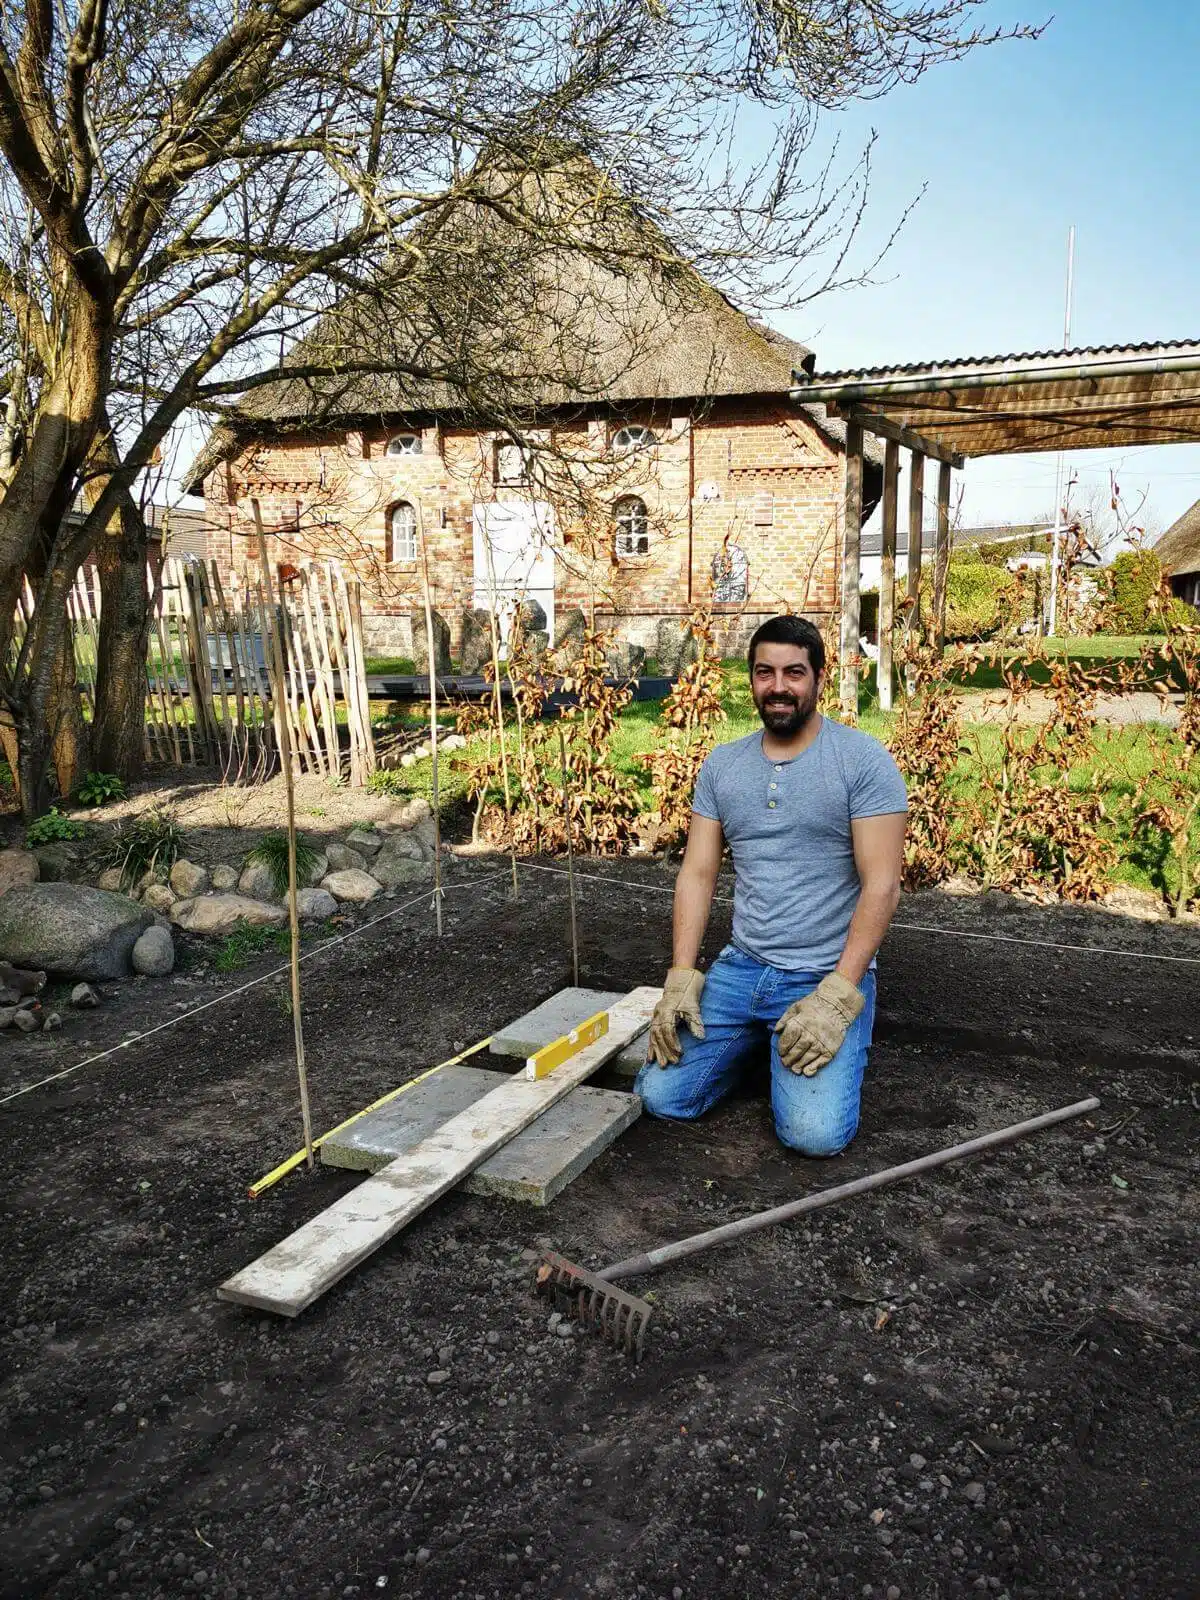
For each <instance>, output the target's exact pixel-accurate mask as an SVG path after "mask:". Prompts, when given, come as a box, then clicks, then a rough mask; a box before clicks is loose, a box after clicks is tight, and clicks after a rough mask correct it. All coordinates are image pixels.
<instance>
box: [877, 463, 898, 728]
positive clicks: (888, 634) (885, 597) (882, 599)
mask: <svg viewBox="0 0 1200 1600" xmlns="http://www.w3.org/2000/svg"><path fill="white" fill-rule="evenodd" d="M899 487H900V446H899V445H898V444H897V443H896V441H895V440H894V439H889V440H888V442H887V445H886V447H885V449H884V455H883V543H882V554H881V561H880V570H879V665H878V667H877V668H876V672H875V676H876V686H877V688H878V691H879V709H880V710H881V711H890V710H891V709H892V635H893V633H894V631H895V626H896V499H897V494H898V491H899Z"/></svg>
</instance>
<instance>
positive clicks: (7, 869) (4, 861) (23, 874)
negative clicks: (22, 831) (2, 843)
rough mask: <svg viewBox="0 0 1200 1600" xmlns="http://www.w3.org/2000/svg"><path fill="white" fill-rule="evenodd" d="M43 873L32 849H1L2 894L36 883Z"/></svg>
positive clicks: (0, 889) (0, 875) (0, 887)
mask: <svg viewBox="0 0 1200 1600" xmlns="http://www.w3.org/2000/svg"><path fill="white" fill-rule="evenodd" d="M41 875H42V869H41V868H40V867H39V866H38V858H37V857H36V856H35V855H34V853H33V851H32V850H0V894H7V893H8V891H9V890H10V889H20V888H22V887H23V886H24V885H26V884H29V883H36V882H37V881H38V879H39V878H40V877H41Z"/></svg>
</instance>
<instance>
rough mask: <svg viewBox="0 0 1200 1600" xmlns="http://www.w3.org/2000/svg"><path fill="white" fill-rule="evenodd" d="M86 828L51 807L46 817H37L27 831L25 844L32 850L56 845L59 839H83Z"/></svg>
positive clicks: (55, 807) (54, 807)
mask: <svg viewBox="0 0 1200 1600" xmlns="http://www.w3.org/2000/svg"><path fill="white" fill-rule="evenodd" d="M83 834H84V827H83V824H82V823H81V822H72V821H71V819H70V817H64V816H63V814H62V813H61V812H60V811H59V809H58V807H57V806H51V807H50V809H49V811H47V812H46V814H45V816H43V817H37V818H35V820H34V821H33V822H31V823H30V824H29V826H28V828H26V830H25V843H26V845H27V846H28V847H29V849H30V850H36V849H37V847H38V845H40V844H54V843H55V842H56V841H57V840H59V839H82V838H83Z"/></svg>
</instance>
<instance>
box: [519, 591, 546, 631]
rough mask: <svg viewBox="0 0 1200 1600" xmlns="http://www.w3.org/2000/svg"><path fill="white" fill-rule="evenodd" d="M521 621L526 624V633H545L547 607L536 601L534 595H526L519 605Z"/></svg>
mask: <svg viewBox="0 0 1200 1600" xmlns="http://www.w3.org/2000/svg"><path fill="white" fill-rule="evenodd" d="M518 609H519V611H520V616H521V621H522V622H523V623H524V624H525V632H526V633H545V631H546V612H545V608H544V607H543V606H542V605H540V604H539V602H538V601H536V600H535V599H534V598H533V596H532V595H526V597H525V598H524V600H522V601H521V604H520V606H519V608H518Z"/></svg>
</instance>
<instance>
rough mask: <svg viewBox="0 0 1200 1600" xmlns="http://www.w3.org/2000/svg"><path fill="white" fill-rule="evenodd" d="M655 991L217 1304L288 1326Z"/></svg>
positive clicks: (595, 1059)
mask: <svg viewBox="0 0 1200 1600" xmlns="http://www.w3.org/2000/svg"><path fill="white" fill-rule="evenodd" d="M661 993H662V991H661V990H660V989H650V988H644V989H634V990H632V991H631V992H630V993H629V994H627V995H624V996H622V998H621V999H620V1000H618V1001H617V1002H616V1003H615V1004H614V1005H613V1006H611V1007H610V1008H609V1013H608V1032H607V1034H605V1036H604V1037H603V1038H602V1039H599V1040H597V1041H596V1043H595V1044H591V1045H588V1046H587V1048H586V1049H584V1050H581V1051H580V1052H579V1054H578V1055H576V1056H573V1057H572V1058H571V1059H570V1060H569V1061H566V1062H564V1063H563V1065H562V1066H560V1067H559V1068H558V1069H557V1071H555V1072H552V1073H551V1074H550V1075H549V1077H546V1078H540V1079H538V1080H537V1082H530V1080H529V1079H527V1078H524V1077H514V1078H510V1079H509V1081H508V1082H507V1083H505V1084H502V1085H501V1087H500V1088H498V1089H493V1090H492V1092H491V1093H490V1094H485V1095H484V1096H483V1098H482V1099H481V1100H477V1101H476V1102H475V1104H474V1105H473V1106H471V1107H470V1108H469V1109H468V1110H466V1111H460V1112H459V1114H458V1115H457V1116H456V1117H451V1118H450V1120H449V1121H448V1122H447V1123H445V1124H444V1126H442V1127H441V1128H439V1129H438V1131H437V1133H435V1134H433V1135H432V1136H431V1137H430V1138H428V1139H424V1140H422V1142H421V1143H420V1144H419V1145H417V1146H416V1147H415V1148H414V1149H412V1150H410V1151H409V1152H408V1153H407V1154H406V1155H403V1156H399V1157H397V1159H396V1160H395V1161H392V1162H390V1163H389V1164H388V1165H387V1166H386V1167H383V1168H382V1169H381V1170H380V1171H379V1172H377V1173H376V1174H375V1175H374V1177H371V1178H368V1179H367V1180H366V1181H365V1182H364V1183H361V1184H359V1186H358V1188H356V1189H352V1190H351V1191H350V1193H349V1194H346V1195H343V1196H342V1198H341V1199H340V1200H338V1201H335V1202H334V1204H333V1205H331V1206H328V1207H327V1208H326V1209H325V1210H324V1211H322V1212H320V1213H319V1215H317V1216H315V1217H314V1218H313V1219H312V1221H311V1222H307V1223H305V1225H304V1226H303V1227H302V1228H298V1229H297V1230H296V1232H295V1233H293V1234H291V1235H290V1237H289V1238H287V1239H284V1240H283V1242H282V1243H281V1244H277V1245H276V1246H275V1247H274V1249H272V1250H268V1251H267V1253H266V1254H265V1255H263V1256H260V1257H259V1258H258V1260H257V1261H254V1262H251V1264H250V1265H249V1266H248V1267H244V1268H243V1269H242V1271H241V1272H238V1273H235V1274H234V1276H233V1277H232V1278H230V1279H229V1280H228V1281H227V1282H225V1283H223V1284H222V1285H221V1287H220V1288H219V1289H218V1290H217V1294H218V1295H219V1297H220V1298H221V1299H222V1300H230V1301H232V1302H233V1303H234V1304H235V1305H243V1306H254V1307H256V1308H257V1309H258V1310H260V1311H274V1312H277V1313H278V1314H279V1315H280V1316H283V1317H296V1316H299V1314H300V1313H301V1312H302V1311H303V1310H304V1309H305V1308H306V1307H307V1306H310V1305H312V1303H313V1301H314V1300H316V1299H318V1298H319V1297H320V1296H321V1295H323V1294H324V1293H325V1291H326V1289H330V1288H332V1287H333V1285H334V1284H335V1283H337V1282H338V1280H339V1279H341V1278H344V1277H345V1276H346V1274H347V1273H348V1272H351V1271H352V1270H353V1269H354V1268H355V1267H356V1266H358V1264H359V1262H361V1261H365V1260H366V1258H367V1257H368V1256H369V1255H371V1254H372V1252H373V1251H375V1250H378V1249H379V1247H380V1246H381V1245H383V1244H386V1243H387V1241H388V1240H389V1239H391V1238H393V1237H394V1236H395V1235H396V1234H397V1233H399V1232H400V1230H401V1228H403V1227H405V1226H406V1225H407V1224H408V1223H410V1222H411V1221H412V1220H413V1218H414V1217H416V1216H418V1215H419V1214H420V1213H421V1212H422V1211H424V1210H425V1208H426V1207H427V1206H430V1205H432V1204H433V1202H434V1201H435V1200H437V1199H438V1198H439V1197H440V1196H441V1195H443V1194H445V1193H446V1192H447V1190H449V1189H452V1188H453V1187H454V1186H455V1184H457V1183H459V1182H460V1181H461V1180H462V1179H463V1178H465V1177H466V1176H467V1174H468V1173H470V1172H474V1170H475V1168H476V1167H478V1166H481V1165H482V1164H483V1162H485V1161H486V1160H487V1158H488V1157H489V1156H491V1155H494V1154H495V1153H496V1151H497V1150H499V1149H500V1148H501V1146H502V1145H505V1144H507V1143H508V1141H509V1140H510V1139H515V1138H516V1136H517V1134H518V1133H521V1132H522V1131H523V1130H524V1129H525V1128H527V1127H528V1126H529V1124H530V1123H531V1122H533V1121H535V1119H536V1118H538V1117H540V1116H541V1114H542V1112H543V1111H547V1110H549V1108H550V1107H551V1106H552V1105H555V1104H556V1103H557V1102H558V1101H559V1100H561V1099H563V1098H564V1097H565V1096H566V1095H568V1094H570V1092H571V1090H572V1089H574V1088H575V1087H576V1085H577V1084H580V1083H583V1082H584V1081H585V1080H586V1079H587V1078H590V1077H591V1075H592V1074H593V1073H594V1072H596V1071H598V1070H599V1068H600V1067H602V1066H603V1065H604V1064H605V1062H606V1061H609V1060H610V1059H611V1058H612V1057H613V1056H615V1055H617V1054H618V1053H619V1052H620V1051H621V1050H622V1049H623V1048H624V1046H625V1045H627V1044H628V1043H629V1042H630V1040H631V1039H635V1038H636V1037H637V1036H638V1034H639V1033H641V1032H642V1030H643V1029H644V1028H645V1027H646V1025H647V1023H648V1022H649V1021H650V1017H651V1015H652V1013H653V1010H654V1007H655V1004H656V1003H657V1001H658V999H659V996H660V995H661Z"/></svg>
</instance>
